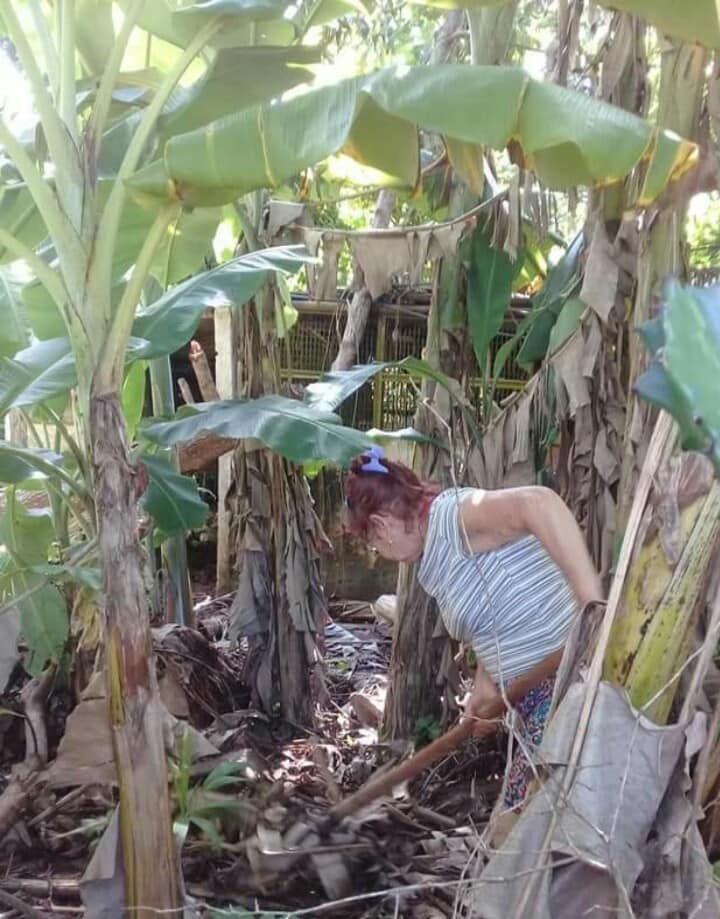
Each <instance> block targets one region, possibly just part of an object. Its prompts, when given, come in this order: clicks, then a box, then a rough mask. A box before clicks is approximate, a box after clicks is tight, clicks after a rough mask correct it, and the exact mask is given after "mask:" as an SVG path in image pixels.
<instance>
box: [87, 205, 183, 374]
mask: <svg viewBox="0 0 720 919" xmlns="http://www.w3.org/2000/svg"><path fill="white" fill-rule="evenodd" d="M179 210H180V205H179V204H171V205H168V206H167V207H165V208H164V209H163V210H162V211H160V213H159V214H158V215H157V217H156V218H155V222H154V223H153V225H152V227H151V228H150V232H149V233H148V235H147V236H146V237H145V242H144V243H143V246H142V249H141V250H140V254H139V255H138V257H137V261H136V262H135V266H134V268H133V272H132V275H131V277H130V280H129V282H128V285H127V287H126V288H125V290H124V292H123V295H122V299H121V300H120V303H119V304H118V307H117V309H116V310H115V315H114V316H113V319H112V323H111V325H110V329H109V330H108V334H107V338H106V340H105V347H104V348H103V351H102V354H101V357H100V362H99V366H98V369H97V372H96V379H97V385H98V386H103V385H104V386H105V387H107V390H108V391H114V390H115V389H116V388H117V387H119V386H120V383H121V381H122V371H123V367H124V364H125V349H126V347H127V342H128V339H129V337H130V330H131V329H132V324H133V320H134V318H135V310H136V309H137V305H138V303H139V302H140V297H141V295H142V290H143V287H144V285H145V281H146V280H147V276H148V274H149V273H150V267H151V265H152V260H153V258H154V257H155V253H156V251H157V249H158V246H159V245H160V243H161V242H162V239H163V237H164V235H165V233H166V232H167V228H168V227H169V226H170V223H171V222H172V221H173V219H174V218H175V217H176V216H177V213H178V211H179Z"/></svg>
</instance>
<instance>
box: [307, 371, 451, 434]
mask: <svg viewBox="0 0 720 919" xmlns="http://www.w3.org/2000/svg"><path fill="white" fill-rule="evenodd" d="M384 370H402V371H405V372H406V373H409V374H410V375H412V376H415V377H427V378H429V379H432V380H435V382H436V383H439V384H440V385H441V386H443V387H444V388H445V389H447V390H448V391H449V392H456V391H457V389H458V388H459V387H458V384H457V382H456V381H454V380H450V379H449V377H446V376H445V374H444V373H441V372H440V371H439V370H435V369H434V367H432V366H431V365H430V364H428V363H427V361H423V360H420V359H419V358H417V357H406V358H403V359H402V360H401V361H373V362H372V363H370V364H357V365H356V366H355V367H351V368H350V370H330V371H328V373H324V374H323V375H322V377H321V378H320V379H319V380H316V381H315V382H314V383H309V384H308V386H306V388H305V395H304V402H305V404H306V405H309V406H311V407H312V408H314V409H315V410H316V411H322V412H334V411H335V410H336V409H337V408H339V407H340V406H341V405H342V403H343V402H344V401H345V400H346V399H349V398H350V396H352V394H353V393H355V392H357V390H358V389H360V387H361V386H364V385H365V383H367V382H369V381H370V380H371V379H372V378H373V377H375V376H377V374H378V373H381V372H382V371H384ZM398 433H399V432H395V434H387V433H385V434H383V435H382V436H385V437H396V435H397V434H398Z"/></svg>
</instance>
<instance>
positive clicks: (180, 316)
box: [132, 246, 315, 359]
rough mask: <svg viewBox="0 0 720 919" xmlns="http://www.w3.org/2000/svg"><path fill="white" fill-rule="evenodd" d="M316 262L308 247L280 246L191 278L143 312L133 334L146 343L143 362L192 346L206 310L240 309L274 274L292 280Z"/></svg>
mask: <svg viewBox="0 0 720 919" xmlns="http://www.w3.org/2000/svg"><path fill="white" fill-rule="evenodd" d="M313 261H315V260H314V259H313V258H312V257H311V256H310V255H308V253H307V250H306V249H305V247H304V246H277V247H275V248H272V249H261V250H259V251H257V252H251V253H250V254H248V255H241V256H239V257H238V258H235V259H232V260H231V261H229V262H225V263H224V264H222V265H219V266H218V267H217V268H213V269H211V270H210V271H205V272H203V273H201V274H198V275H195V277H192V278H189V279H188V280H187V281H184V282H183V283H182V284H178V285H177V286H176V287H173V288H171V289H170V290H168V291H167V292H166V293H165V294H163V295H162V296H161V297H160V298H159V299H158V300H156V301H155V302H154V303H152V304H151V305H150V306H148V307H147V308H146V309H142V310H140V311H139V312H138V314H137V316H136V319H135V322H134V324H133V331H132V334H133V335H134V336H135V337H137V338H140V339H144V340H145V341H146V342H147V345H146V347H145V348H144V349H141V350H140V352H139V355H138V356H139V357H143V358H148V359H149V358H156V357H164V356H165V355H167V354H172V353H173V352H174V351H177V350H178V348H181V347H182V346H183V345H184V344H185V343H186V342H188V341H189V340H190V338H191V337H192V335H193V333H194V332H195V329H196V328H197V325H198V322H199V321H200V317H201V316H202V314H203V312H204V310H206V309H210V308H213V309H214V308H216V307H222V306H241V305H242V304H244V303H247V302H248V300H250V299H252V297H253V296H254V295H255V294H256V293H257V292H258V290H259V289H260V288H261V287H262V285H263V284H264V283H265V282H266V281H267V280H268V278H269V277H270V276H271V275H272V274H273V273H274V272H280V273H281V274H291V273H294V272H296V271H298V270H299V269H300V268H301V267H302V266H303V265H306V264H308V263H309V262H313Z"/></svg>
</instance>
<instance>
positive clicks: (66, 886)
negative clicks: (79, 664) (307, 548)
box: [0, 597, 504, 919]
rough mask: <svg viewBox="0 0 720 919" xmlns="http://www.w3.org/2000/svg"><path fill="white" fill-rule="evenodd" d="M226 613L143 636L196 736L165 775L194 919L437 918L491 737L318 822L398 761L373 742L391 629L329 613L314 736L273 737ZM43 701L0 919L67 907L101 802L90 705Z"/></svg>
mask: <svg viewBox="0 0 720 919" xmlns="http://www.w3.org/2000/svg"><path fill="white" fill-rule="evenodd" d="M229 603H230V598H227V597H226V598H220V599H217V600H211V599H207V598H205V599H203V598H202V597H199V598H198V618H199V622H200V625H201V631H200V634H199V635H198V633H196V632H195V633H191V632H190V630H187V629H182V628H180V627H165V628H163V629H160V630H156V633H155V650H156V657H157V661H158V674H159V678H160V684H161V688H162V694H163V699H164V701H165V704H166V706H167V708H168V710H169V711H170V712H171V714H172V715H173V716H175V717H176V718H177V719H179V721H178V722H176V724H180V725H181V727H182V725H184V724H189V725H191V726H192V728H194V729H195V731H196V732H198V733H197V734H195V733H194V734H193V744H194V747H195V748H194V749H193V750H192V751H190V745H189V744H187V743H185V741H183V743H181V745H180V753H179V754H178V759H177V761H176V762H175V763H174V764H173V777H172V788H173V795H174V799H175V803H176V808H177V824H176V826H177V829H178V832H180V833H181V834H182V835H184V843H183V847H182V856H181V857H182V867H183V876H184V879H185V885H186V890H187V894H188V896H189V898H191V900H192V901H195V903H196V904H197V907H198V913H199V914H200V915H213V909H222V910H228V909H230V910H233V911H234V915H237V916H248V915H250V916H251V915H259V916H262V915H265V916H268V915H271V916H275V917H280V916H286V915H298V916H319V917H320V916H337V917H378V919H380V917H396V916H408V917H417V919H437V917H445V916H452V915H453V909H454V903H455V898H456V894H457V892H458V890H459V889H460V888H461V886H462V879H463V877H464V873H465V872H466V870H467V866H468V862H469V861H470V859H471V856H472V854H473V852H474V851H475V850H476V847H477V843H478V839H479V836H480V834H481V831H482V828H483V825H484V824H485V822H486V821H487V818H488V815H489V812H490V809H491V808H492V805H493V803H494V800H495V798H496V796H497V793H498V790H499V788H500V784H501V776H502V770H503V765H504V763H503V745H502V741H501V740H500V739H499V738H498V739H495V738H493V739H492V740H490V741H483V742H470V743H467V744H465V745H464V746H463V747H462V748H461V749H460V750H458V751H456V752H455V753H453V754H451V755H450V756H448V757H447V758H446V759H445V760H443V761H441V762H439V763H437V764H436V765H435V766H434V767H432V768H431V769H429V770H428V771H427V772H426V773H425V774H423V775H422V776H421V777H420V778H419V779H418V780H416V781H415V782H414V783H413V784H412V786H411V787H409V788H408V787H405V788H400V789H398V790H397V791H396V793H395V795H394V796H393V798H392V799H387V798H386V799H384V800H383V801H381V802H379V803H377V804H375V805H372V806H371V807H370V808H368V809H367V810H366V811H365V812H363V813H361V814H359V815H357V816H355V817H353V818H350V819H348V820H346V821H344V822H343V823H342V824H340V825H339V826H333V827H327V826H326V825H325V823H326V821H325V822H324V818H325V817H326V816H327V813H328V810H329V808H330V807H331V806H332V805H333V804H334V803H336V802H337V801H339V800H340V799H341V798H343V797H345V796H347V795H348V794H350V793H351V792H353V791H354V790H356V789H357V788H358V787H359V786H360V785H362V784H363V782H365V781H366V780H367V779H368V778H369V777H370V776H371V775H372V774H373V773H374V772H375V771H376V770H377V769H380V768H383V767H388V766H389V765H392V764H394V763H395V762H397V761H398V760H399V759H400V758H401V757H402V756H403V755H404V754H405V753H407V749H406V748H405V747H403V746H394V745H389V744H383V743H381V742H379V740H378V730H377V715H378V712H379V711H380V710H381V709H382V704H383V700H384V693H385V688H386V679H387V669H388V664H389V657H390V627H389V626H388V625H386V624H384V623H379V622H376V621H375V620H374V617H373V616H372V614H371V612H370V609H369V606H368V605H367V604H363V603H347V604H335V605H334V608H333V613H334V621H333V623H332V624H331V625H329V626H328V629H327V631H326V635H325V641H324V654H325V665H326V666H325V673H326V685H327V694H326V695H325V701H324V704H323V707H322V710H321V711H319V712H318V717H317V728H316V730H315V731H314V732H313V733H308V734H307V736H297V733H296V736H295V737H288V736H287V735H283V734H282V733H279V732H278V730H277V729H276V728H275V726H274V725H272V724H271V723H270V722H269V721H268V720H267V719H266V718H264V717H263V716H262V715H260V714H258V713H257V712H253V711H251V710H250V709H249V708H248V697H247V693H246V691H245V690H244V688H243V686H242V669H243V653H242V649H233V648H231V647H230V644H229V642H228V641H227V640H226V638H225V635H226V624H227V623H226V610H227V608H228V606H229ZM19 692H20V683H18V685H17V686H16V687H15V689H14V695H15V697H13V693H10V694H9V697H8V698H5V699H4V700H3V701H2V703H0V704H2V705H3V706H4V707H6V708H7V709H8V710H9V711H10V710H12V709H13V707H14V704H15V703H16V702H17V698H18V695H19ZM49 699H50V702H49V706H48V711H47V724H48V742H49V753H50V760H51V765H50V767H49V769H48V770H47V771H46V774H45V775H44V776H43V779H42V780H41V781H40V783H39V784H38V785H37V790H36V791H35V792H34V793H33V795H32V796H31V800H30V803H29V806H28V807H26V808H25V809H24V810H23V812H22V813H21V814H20V815H19V817H18V819H17V820H16V821H15V824H14V827H13V829H12V831H11V832H10V833H9V834H8V835H6V837H5V839H4V840H3V842H2V844H1V848H0V916H2V915H11V914H13V906H15V907H17V909H16V911H15V913H14V914H16V915H21V914H22V915H26V916H32V917H37V916H38V915H42V916H47V915H58V916H75V915H77V916H80V915H82V914H83V913H82V904H81V899H80V894H81V888H80V881H81V879H82V878H83V873H84V872H85V870H86V868H87V865H88V862H89V860H90V857H91V855H92V854H93V851H94V850H95V847H96V846H97V844H98V841H99V839H100V837H101V835H102V833H103V831H104V830H105V828H106V827H107V825H108V822H109V819H110V816H111V814H112V812H113V809H114V804H115V801H116V790H115V789H114V787H113V784H112V769H113V767H112V764H111V755H110V754H109V753H108V754H107V755H106V757H105V759H106V760H108V761H107V762H105V761H103V762H102V763H101V762H100V760H102V756H101V754H100V752H99V748H100V747H101V746H102V744H101V743H100V742H99V741H98V742H97V743H88V739H89V738H92V737H95V736H96V735H97V732H98V731H101V728H93V722H92V718H93V717H94V714H93V713H94V712H95V708H93V709H92V712H91V703H92V705H95V703H96V701H97V700H95V699H87V701H84V702H83V703H81V706H78V708H76V709H75V711H74V713H73V715H72V716H71V718H70V719H69V720H68V715H69V713H70V709H71V705H70V699H71V691H70V687H68V686H62V685H60V684H58V685H57V686H55V687H53V691H52V692H51V693H50V696H49ZM102 703H103V700H100V704H99V706H96V708H97V711H100V712H102V710H103V708H102ZM81 708H82V711H81V710H80V709H81ZM93 731H95V734H93ZM0 733H1V734H2V752H1V753H0V791H2V790H3V789H5V788H6V787H7V786H8V784H9V783H10V773H11V769H12V767H13V765H14V764H15V763H16V762H17V761H18V760H19V759H22V757H23V755H24V725H23V722H22V719H20V718H15V717H12V716H2V715H0ZM183 737H184V738H185V739H187V734H184V735H183ZM191 753H192V755H191ZM200 754H205V755H200ZM93 757H94V758H93ZM108 770H110V771H109V772H108ZM1 811H2V806H1V805H0V812H1ZM107 884H108V887H107V900H108V902H110V901H111V900H112V896H113V894H112V893H111V885H110V880H109V879H107ZM98 889H99V890H100V891H102V890H104V888H102V887H100V888H98ZM115 896H116V894H115ZM13 898H16V899H15V900H14V899H13ZM17 901H19V904H18V902H17ZM21 906H22V907H24V910H21ZM108 915H110V914H108ZM218 915H220V913H218Z"/></svg>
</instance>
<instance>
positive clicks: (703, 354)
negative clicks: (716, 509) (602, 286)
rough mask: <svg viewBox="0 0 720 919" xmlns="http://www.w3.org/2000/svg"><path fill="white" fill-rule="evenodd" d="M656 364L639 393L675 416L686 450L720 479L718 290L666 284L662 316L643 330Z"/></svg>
mask: <svg viewBox="0 0 720 919" xmlns="http://www.w3.org/2000/svg"><path fill="white" fill-rule="evenodd" d="M640 331H641V333H642V335H643V339H644V341H645V344H646V346H647V347H648V350H649V351H650V353H651V354H652V360H651V362H650V365H649V366H648V369H647V371H646V372H645V373H644V374H643V375H642V376H641V377H640V378H639V379H638V381H637V383H636V384H635V387H634V388H635V392H636V393H637V394H638V395H639V396H641V397H642V398H643V399H646V400H647V401H648V402H651V403H652V404H653V405H656V406H658V408H662V409H664V410H665V411H666V412H668V413H669V414H670V415H672V416H673V418H675V420H676V421H677V423H678V427H679V430H680V438H681V443H682V446H683V447H684V448H685V449H687V450H701V451H703V452H705V453H707V454H708V456H709V457H710V458H711V459H712V461H713V463H714V465H715V470H716V474H717V475H719V476H720V400H718V398H717V381H718V379H720V288H717V287H714V288H692V287H682V286H680V285H679V284H678V283H677V282H674V281H673V282H671V283H669V284H668V285H667V288H666V291H665V296H664V303H663V309H662V314H661V316H660V317H659V318H658V319H653V320H651V321H650V322H648V323H646V324H645V326H644V327H642V328H641V330H640Z"/></svg>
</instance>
